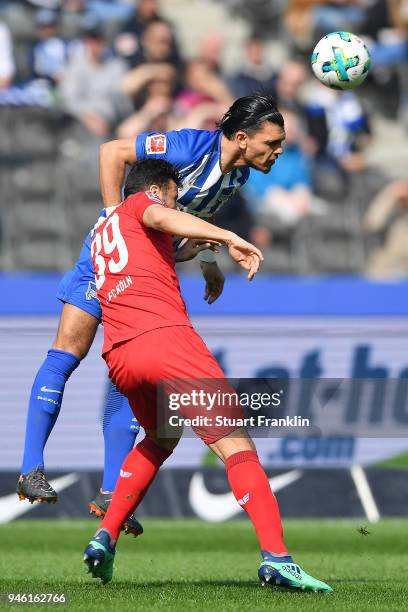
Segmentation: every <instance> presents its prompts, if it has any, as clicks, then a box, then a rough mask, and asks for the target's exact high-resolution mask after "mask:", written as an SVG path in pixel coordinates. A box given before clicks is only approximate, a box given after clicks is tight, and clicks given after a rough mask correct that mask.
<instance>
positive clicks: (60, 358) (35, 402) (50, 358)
mask: <svg viewBox="0 0 408 612" xmlns="http://www.w3.org/2000/svg"><path fill="white" fill-rule="evenodd" d="M79 363H80V360H79V359H78V358H77V357H75V355H73V354H72V353H66V352H65V351H59V350H57V349H51V350H49V351H48V353H47V357H46V359H45V361H44V363H43V364H42V366H41V368H40V369H39V370H38V372H37V376H36V377H35V380H34V384H33V386H32V388H31V395H30V401H29V403H28V414H27V423H26V437H25V445H24V458H23V465H22V468H21V473H22V474H27V472H31V470H33V469H34V468H36V467H40V468H44V448H45V445H46V442H47V440H48V436H49V435H50V433H51V431H52V428H53V427H54V425H55V422H56V420H57V418H58V414H59V411H60V408H61V403H62V396H63V394H64V389H65V383H66V382H67V380H68V378H69V377H70V376H71V374H72V372H73V371H74V370H75V368H76V367H78V365H79Z"/></svg>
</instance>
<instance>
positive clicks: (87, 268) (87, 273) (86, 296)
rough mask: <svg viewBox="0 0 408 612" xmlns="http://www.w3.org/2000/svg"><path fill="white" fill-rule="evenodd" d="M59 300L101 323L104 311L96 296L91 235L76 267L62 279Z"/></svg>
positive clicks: (58, 292) (83, 247)
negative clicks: (86, 313)
mask: <svg viewBox="0 0 408 612" xmlns="http://www.w3.org/2000/svg"><path fill="white" fill-rule="evenodd" d="M57 298H58V299H59V300H61V302H63V303H64V304H65V303H67V304H72V305H73V306H77V307H78V308H80V309H81V310H84V311H85V312H88V313H89V314H90V315H92V316H93V317H95V318H96V319H98V321H101V319H102V310H101V305H100V303H99V300H98V298H97V295H96V285H95V274H94V269H93V265H92V259H91V234H90V233H89V234H88V236H87V237H86V238H85V240H84V243H83V245H82V249H81V253H80V255H79V258H78V261H77V262H76V264H75V266H74V267H73V268H72V270H70V271H69V272H67V273H66V274H64V276H63V277H62V280H61V282H60V284H59V285H58V289H57Z"/></svg>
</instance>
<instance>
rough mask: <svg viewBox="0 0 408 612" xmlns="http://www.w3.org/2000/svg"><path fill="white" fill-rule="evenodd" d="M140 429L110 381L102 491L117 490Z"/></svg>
mask: <svg viewBox="0 0 408 612" xmlns="http://www.w3.org/2000/svg"><path fill="white" fill-rule="evenodd" d="M139 429H140V425H139V423H138V422H137V420H136V419H135V417H134V414H133V412H132V409H131V407H130V406H129V402H128V401H127V399H126V397H125V396H124V395H122V394H121V393H119V391H118V390H117V389H116V387H115V385H114V384H113V383H112V382H111V381H109V387H108V392H107V395H106V400H105V412H104V415H103V437H104V443H105V461H104V466H103V469H104V472H103V481H102V487H101V488H102V491H113V490H114V489H115V486H116V481H117V479H118V477H119V472H120V468H121V467H122V463H123V461H124V460H125V458H126V457H127V456H128V454H129V453H130V451H131V450H132V448H133V446H134V443H135V440H136V437H137V434H138V433H139Z"/></svg>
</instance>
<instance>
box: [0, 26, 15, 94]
mask: <svg viewBox="0 0 408 612" xmlns="http://www.w3.org/2000/svg"><path fill="white" fill-rule="evenodd" d="M14 72H15V66H14V59H13V41H12V38H11V35H10V30H9V29H8V27H7V25H6V24H5V23H3V22H2V21H0V89H6V88H7V87H9V86H10V85H11V82H12V80H13V76H14Z"/></svg>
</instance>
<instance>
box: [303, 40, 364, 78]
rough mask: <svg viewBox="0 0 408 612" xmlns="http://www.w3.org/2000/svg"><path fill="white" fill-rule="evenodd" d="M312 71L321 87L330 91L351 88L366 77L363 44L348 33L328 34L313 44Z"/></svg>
mask: <svg viewBox="0 0 408 612" xmlns="http://www.w3.org/2000/svg"><path fill="white" fill-rule="evenodd" d="M311 62H312V69H313V72H314V74H315V76H316V77H317V78H318V79H319V81H320V82H321V83H323V85H327V87H331V88H332V89H353V88H354V87H357V86H358V85H361V83H362V82H363V81H364V79H365V78H366V76H367V74H368V71H369V69H370V65H371V58H370V53H369V51H368V49H367V47H366V45H365V44H364V42H363V41H362V40H361V38H359V37H358V36H356V35H355V34H350V32H331V33H330V34H326V36H324V37H323V38H322V39H321V40H320V41H319V42H318V43H317V45H316V47H315V48H314V50H313V53H312V58H311Z"/></svg>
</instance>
